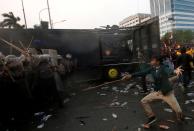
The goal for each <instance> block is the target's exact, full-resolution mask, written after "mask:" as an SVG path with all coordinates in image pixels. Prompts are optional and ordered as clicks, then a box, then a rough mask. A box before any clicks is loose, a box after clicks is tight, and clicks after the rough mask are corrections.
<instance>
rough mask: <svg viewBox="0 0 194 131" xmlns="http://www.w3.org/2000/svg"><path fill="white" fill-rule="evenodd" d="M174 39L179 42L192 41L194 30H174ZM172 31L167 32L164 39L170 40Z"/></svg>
mask: <svg viewBox="0 0 194 131" xmlns="http://www.w3.org/2000/svg"><path fill="white" fill-rule="evenodd" d="M172 33H173V40H174V41H176V42H177V43H180V44H183V43H190V42H192V40H194V32H192V30H173V32H172ZM170 34H171V33H166V34H165V35H164V36H163V37H162V41H168V40H169V38H170Z"/></svg>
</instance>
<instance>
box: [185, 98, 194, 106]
mask: <svg viewBox="0 0 194 131" xmlns="http://www.w3.org/2000/svg"><path fill="white" fill-rule="evenodd" d="M191 103H194V99H192V100H186V101H185V104H186V105H187V104H191Z"/></svg>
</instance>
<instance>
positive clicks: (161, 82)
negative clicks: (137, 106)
mask: <svg viewBox="0 0 194 131" xmlns="http://www.w3.org/2000/svg"><path fill="white" fill-rule="evenodd" d="M150 64H151V67H150V68H147V69H144V70H143V71H141V72H137V73H134V74H128V75H126V76H124V77H123V80H129V79H131V78H133V77H137V76H142V75H145V74H151V75H152V77H153V79H154V85H155V86H154V92H151V93H150V94H148V95H147V96H145V97H144V98H143V99H142V100H141V104H142V106H143V108H144V110H145V113H146V114H147V116H148V121H147V122H146V123H145V124H144V125H143V126H144V127H145V128H149V127H150V125H151V124H153V123H154V122H155V121H156V120H157V119H156V116H155V113H154V112H153V111H152V108H151V106H150V103H151V102H152V101H155V100H163V101H164V102H166V103H167V104H168V105H169V106H170V107H171V108H172V109H173V110H174V111H175V112H176V116H177V119H178V120H181V119H182V110H181V108H180V105H179V103H178V102H177V99H176V97H175V95H174V91H173V87H172V83H171V80H172V79H170V78H169V73H171V72H172V71H170V69H169V68H166V66H165V65H162V62H161V57H159V56H153V57H152V58H151V63H150ZM182 71H183V70H182V69H180V67H178V68H177V69H175V70H174V71H173V72H174V73H175V74H176V76H175V79H177V78H178V76H179V75H181V74H182Z"/></svg>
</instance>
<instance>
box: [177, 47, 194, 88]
mask: <svg viewBox="0 0 194 131" xmlns="http://www.w3.org/2000/svg"><path fill="white" fill-rule="evenodd" d="M192 62H193V61H192V57H191V56H190V55H189V54H186V48H185V47H183V48H182V49H181V55H180V56H179V57H178V58H177V66H182V69H183V70H184V71H183V75H182V78H183V86H184V87H185V88H186V87H187V86H188V84H189V82H190V80H191V64H192Z"/></svg>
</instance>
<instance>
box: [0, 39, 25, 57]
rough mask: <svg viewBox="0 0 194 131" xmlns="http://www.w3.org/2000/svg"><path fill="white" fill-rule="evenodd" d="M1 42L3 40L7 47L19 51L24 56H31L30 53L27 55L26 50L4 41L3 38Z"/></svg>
mask: <svg viewBox="0 0 194 131" xmlns="http://www.w3.org/2000/svg"><path fill="white" fill-rule="evenodd" d="M0 40H2V41H3V42H5V43H6V44H7V45H9V46H11V47H13V48H14V49H15V50H17V51H19V52H20V53H22V54H24V55H29V54H28V53H26V52H25V51H24V50H22V49H20V48H19V47H17V46H15V45H14V44H12V43H10V42H8V41H6V40H4V39H3V38H0Z"/></svg>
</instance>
